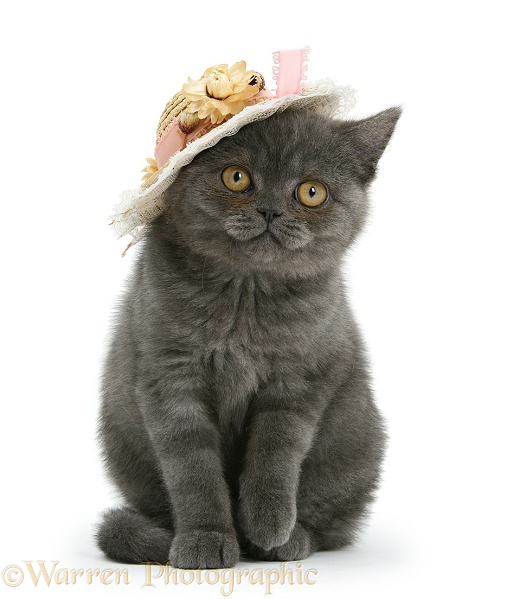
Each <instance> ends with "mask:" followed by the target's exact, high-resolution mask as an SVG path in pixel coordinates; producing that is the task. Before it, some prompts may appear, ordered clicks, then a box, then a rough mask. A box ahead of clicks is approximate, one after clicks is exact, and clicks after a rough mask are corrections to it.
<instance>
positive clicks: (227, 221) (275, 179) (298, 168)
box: [167, 110, 399, 276]
mask: <svg viewBox="0 0 513 599" xmlns="http://www.w3.org/2000/svg"><path fill="white" fill-rule="evenodd" d="M386 112H388V111H386ZM381 114H385V113H381ZM378 116H380V115H378ZM392 116H393V118H392V119H391V118H389V119H388V121H390V120H393V123H392V124H391V125H389V126H388V128H387V131H386V133H385V134H381V136H380V135H377V137H379V138H383V136H384V135H385V137H386V139H385V140H384V141H382V142H381V146H382V148H381V150H380V151H379V155H381V152H382V151H383V149H384V147H385V146H386V143H387V141H388V139H389V137H390V135H391V133H392V131H393V126H394V125H395V121H396V120H397V118H398V116H399V113H398V111H397V112H396V113H394V115H392ZM374 118H375V119H376V118H377V117H374ZM366 122H368V121H362V123H366ZM375 128H376V125H375ZM358 129H359V127H358V125H356V124H355V123H340V122H337V121H333V120H331V119H327V118H325V117H321V116H319V115H316V114H312V113H309V112H307V111H305V110H300V111H293V110H288V111H285V112H283V113H280V114H277V115H274V116H273V117H270V118H269V119H266V120H264V121H261V122H258V123H253V124H250V125H246V126H245V127H243V128H242V129H241V130H240V131H239V132H238V133H237V134H236V135H234V136H231V137H226V138H223V139H222V140H221V141H220V142H219V143H218V144H217V145H216V146H214V147H213V148H211V149H209V150H206V151H204V152H202V153H200V154H198V156H196V157H195V158H194V160H193V162H192V163H191V164H190V165H188V166H187V167H185V168H184V169H183V170H182V171H181V172H180V175H179V177H178V178H177V180H176V181H175V183H174V184H173V185H172V186H171V187H170V189H169V191H168V201H167V206H168V208H167V218H168V219H172V221H173V229H174V230H175V234H176V233H178V235H179V237H180V239H181V240H182V241H185V242H186V243H187V244H188V245H189V247H190V249H192V250H193V251H194V252H195V253H197V254H200V255H205V256H209V257H211V258H214V259H215V260H216V261H220V262H222V263H224V264H226V266H227V267H230V268H235V269H240V270H245V271H268V272H269V271H271V272H275V273H277V274H280V273H289V274H295V275H297V276H302V275H303V276H304V275H308V274H311V273H314V272H316V271H318V270H319V269H324V268H326V267H331V266H335V265H336V264H337V263H338V261H339V260H340V256H341V255H342V254H343V252H344V251H345V249H346V248H347V247H348V246H349V244H350V243H351V241H352V240H353V239H354V238H355V236H356V235H357V233H358V232H359V231H360V229H361V227H362V225H363V222H364V220H365V214H366V207H367V201H366V194H365V189H366V186H367V183H368V181H369V180H370V179H371V178H372V176H373V174H374V167H375V164H376V163H377V160H378V159H379V155H378V156H377V157H375V156H374V155H372V156H371V158H372V161H373V164H372V165H371V166H372V168H370V167H369V164H367V163H368V162H369V156H364V157H363V158H362V156H361V154H362V147H361V146H362V143H361V140H360V139H359V137H361V135H360V136H358V135H357V133H358ZM378 141H379V140H378ZM378 141H377V142H376V144H377V143H378ZM367 150H368V148H367ZM370 153H371V154H372V152H370ZM367 154H369V152H368V151H367ZM168 222H169V221H168Z"/></svg>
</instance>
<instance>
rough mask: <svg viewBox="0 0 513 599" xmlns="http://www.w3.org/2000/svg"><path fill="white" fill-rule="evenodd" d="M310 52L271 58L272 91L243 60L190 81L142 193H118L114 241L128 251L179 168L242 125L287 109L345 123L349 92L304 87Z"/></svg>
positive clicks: (166, 123) (321, 84) (167, 122)
mask: <svg viewBox="0 0 513 599" xmlns="http://www.w3.org/2000/svg"><path fill="white" fill-rule="evenodd" d="M308 54H309V48H303V49H300V50H287V51H279V52H275V53H274V54H273V57H274V66H273V80H274V81H276V83H277V87H276V90H273V92H271V91H270V90H269V89H268V88H267V87H266V86H265V81H264V78H263V77H262V75H261V74H260V73H258V72H256V71H251V70H246V63H245V62H244V61H241V62H238V63H236V64H234V65H233V66H232V67H228V65H226V64H222V65H217V66H214V67H211V68H209V69H207V70H206V71H205V72H204V73H203V76H202V77H201V78H200V79H198V80H192V79H190V78H189V80H188V82H187V83H185V84H184V85H183V87H182V89H181V90H180V91H179V92H178V93H176V94H175V95H174V96H173V97H172V98H171V100H170V101H169V102H168V103H167V105H166V107H165V109H164V111H163V113H162V115H161V117H160V120H159V124H158V127H157V138H156V146H155V158H154V159H153V158H147V166H146V168H145V169H144V170H143V172H144V173H145V174H144V177H143V182H142V184H141V187H140V188H139V189H133V190H129V191H125V192H123V193H122V194H121V198H120V202H119V203H118V204H117V206H116V207H115V208H114V214H113V215H112V216H111V221H110V226H111V227H112V229H113V231H114V233H115V234H116V235H117V237H123V236H124V235H127V234H130V235H131V236H132V237H133V240H132V242H131V243H130V245H129V247H130V246H131V245H133V244H134V243H136V242H137V241H138V240H139V239H141V238H142V237H143V236H144V233H145V230H146V225H147V224H149V223H150V222H151V221H152V220H154V219H155V218H157V216H159V214H160V213H161V212H162V210H163V205H164V198H163V196H162V194H163V192H164V191H165V190H166V189H167V188H168V187H169V186H170V185H171V184H172V183H173V181H174V180H175V179H176V177H177V175H178V173H179V171H180V169H181V168H182V167H183V166H185V165H187V164H189V163H190V162H191V161H192V160H193V158H194V157H195V156H196V155H197V154H198V153H199V152H202V151H203V150H205V149H207V148H210V147H212V146H214V145H215V144H216V143H217V142H218V141H219V140H220V139H222V138H223V137H226V136H227V135H233V134H234V133H236V132H237V131H238V130H239V129H240V128H241V127H243V126H244V125H247V124H248V123H251V122H254V121H259V120H263V119H266V118H268V117H270V116H271V115H273V114H275V113H276V112H280V111H282V110H285V109H286V108H288V107H290V106H294V107H296V108H304V109H307V110H312V111H315V112H318V113H321V114H325V115H327V116H332V117H336V118H343V117H344V116H345V115H346V114H347V113H348V112H349V111H350V110H351V108H352V107H353V106H354V103H355V92H354V90H353V89H352V88H351V87H347V86H345V87H343V86H338V85H336V84H335V83H334V82H333V81H331V80H330V79H323V80H321V81H316V82H313V83H309V82H306V76H305V74H306V69H307V65H306V61H307V60H308ZM127 249H128V248H127Z"/></svg>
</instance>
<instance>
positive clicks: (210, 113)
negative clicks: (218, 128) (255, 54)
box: [182, 60, 264, 125]
mask: <svg viewBox="0 0 513 599" xmlns="http://www.w3.org/2000/svg"><path fill="white" fill-rule="evenodd" d="M263 87H264V80H263V77H262V75H260V74H259V73H257V72H256V71H246V63H245V62H244V61H243V60H241V61H240V62H237V63H235V64H234V65H233V66H232V67H230V68H228V65H227V64H220V65H217V66H215V67H211V68H210V69H207V70H206V71H205V72H204V73H203V77H202V78H201V79H198V80H194V79H191V78H190V77H189V81H188V82H187V83H185V84H184V85H183V87H182V94H183V95H184V96H185V98H187V99H188V100H190V104H189V105H188V106H187V108H186V110H187V112H189V113H191V114H197V115H198V118H199V119H201V120H203V119H206V118H210V120H211V122H212V124H213V125H219V124H220V123H222V122H223V121H226V120H227V119H229V118H230V117H231V116H232V115H234V114H238V113H239V112H241V111H242V110H243V109H244V107H245V106H246V101H247V100H249V99H250V98H252V97H253V96H256V94H258V92H259V91H260V90H261V89H262V88H263Z"/></svg>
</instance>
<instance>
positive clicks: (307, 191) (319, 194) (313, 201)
mask: <svg viewBox="0 0 513 599" xmlns="http://www.w3.org/2000/svg"><path fill="white" fill-rule="evenodd" d="M327 197H328V188H327V187H326V186H325V185H323V184H322V183H319V181H305V182H304V183H300V184H299V185H298V186H297V187H296V199H297V200H298V201H299V202H301V204H303V206H309V207H311V208H312V207H314V206H320V205H321V204H322V203H323V202H325V201H326V199H327Z"/></svg>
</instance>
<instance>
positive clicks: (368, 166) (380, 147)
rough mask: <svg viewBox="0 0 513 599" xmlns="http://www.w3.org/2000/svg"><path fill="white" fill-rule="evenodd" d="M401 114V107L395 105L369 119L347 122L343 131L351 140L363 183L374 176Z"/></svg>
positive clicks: (359, 175) (357, 168) (359, 176)
mask: <svg viewBox="0 0 513 599" xmlns="http://www.w3.org/2000/svg"><path fill="white" fill-rule="evenodd" d="M400 116H401V109H400V108H399V107H393V108H388V109H387V110H383V112H379V113H378V114H375V115H374V116H371V117H369V118H367V119H363V120H361V121H356V122H353V123H345V127H344V128H343V129H342V132H343V134H344V136H347V137H348V138H349V140H350V143H351V146H352V147H351V150H352V153H353V154H354V157H355V158H356V170H357V175H358V178H359V179H360V181H361V182H362V183H364V184H365V183H369V182H370V181H372V179H373V178H374V176H375V174H376V168H377V166H378V162H379V159H380V158H381V155H382V154H383V152H384V151H385V148H386V147H387V144H388V142H389V141H390V138H391V137H392V133H393V132H394V129H395V126H396V123H397V121H398V120H399V117H400Z"/></svg>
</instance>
